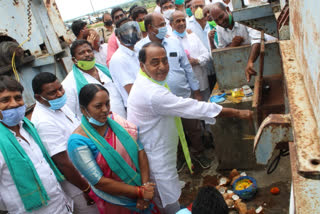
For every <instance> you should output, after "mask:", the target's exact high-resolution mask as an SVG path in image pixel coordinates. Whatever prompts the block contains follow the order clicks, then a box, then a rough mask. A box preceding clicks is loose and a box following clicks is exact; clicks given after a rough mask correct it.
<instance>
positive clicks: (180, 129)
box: [139, 69, 193, 174]
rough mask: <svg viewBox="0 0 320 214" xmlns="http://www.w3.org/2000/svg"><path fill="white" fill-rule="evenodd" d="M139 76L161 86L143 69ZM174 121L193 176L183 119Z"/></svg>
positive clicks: (166, 85)
mask: <svg viewBox="0 0 320 214" xmlns="http://www.w3.org/2000/svg"><path fill="white" fill-rule="evenodd" d="M139 74H140V75H142V76H144V77H146V78H147V79H149V80H150V81H151V82H153V83H156V84H158V85H160V84H159V83H158V82H157V81H155V80H154V79H152V78H150V77H149V76H148V75H147V74H146V73H144V72H143V71H142V70H141V69H140V71H139ZM164 87H165V88H167V89H168V90H169V91H170V88H169V86H168V84H167V83H166V84H165V85H164ZM174 121H175V123H176V127H177V130H178V135H179V139H180V143H181V146H182V150H183V154H184V157H185V159H186V162H187V165H188V168H189V170H190V172H191V174H193V170H192V168H193V165H192V162H191V157H190V153H189V148H188V144H187V140H186V136H185V135H184V131H183V126H182V122H181V118H180V117H175V118H174Z"/></svg>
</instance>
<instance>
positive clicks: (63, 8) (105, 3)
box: [56, 0, 130, 21]
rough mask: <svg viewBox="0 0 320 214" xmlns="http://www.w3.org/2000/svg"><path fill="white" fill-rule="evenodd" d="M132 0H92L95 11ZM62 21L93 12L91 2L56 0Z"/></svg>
mask: <svg viewBox="0 0 320 214" xmlns="http://www.w3.org/2000/svg"><path fill="white" fill-rule="evenodd" d="M129 1H130V0H91V2H92V5H93V8H94V10H101V9H105V8H108V7H111V6H114V5H117V4H122V3H125V2H129ZM56 3H57V5H58V8H59V11H60V13H61V16H62V19H63V20H64V21H65V20H69V19H72V18H76V17H78V16H81V15H84V14H87V13H91V12H93V10H92V7H91V4H90V0H56Z"/></svg>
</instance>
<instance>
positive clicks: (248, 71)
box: [245, 62, 257, 82]
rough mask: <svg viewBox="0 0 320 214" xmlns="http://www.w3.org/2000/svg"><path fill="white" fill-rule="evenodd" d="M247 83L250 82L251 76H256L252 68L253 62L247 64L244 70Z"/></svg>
mask: <svg viewBox="0 0 320 214" xmlns="http://www.w3.org/2000/svg"><path fill="white" fill-rule="evenodd" d="M245 74H246V78H247V81H248V82H250V80H251V76H252V75H253V76H255V75H257V72H256V71H255V70H254V68H253V62H248V64H247V67H246V70H245Z"/></svg>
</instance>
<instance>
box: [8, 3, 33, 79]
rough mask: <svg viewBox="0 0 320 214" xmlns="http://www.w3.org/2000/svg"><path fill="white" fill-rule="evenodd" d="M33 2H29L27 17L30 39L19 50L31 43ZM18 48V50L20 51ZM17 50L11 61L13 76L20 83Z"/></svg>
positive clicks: (20, 45)
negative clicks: (16, 59) (16, 58)
mask: <svg viewBox="0 0 320 214" xmlns="http://www.w3.org/2000/svg"><path fill="white" fill-rule="evenodd" d="M31 1H32V0H28V5H27V16H28V37H27V39H26V40H25V41H23V42H22V43H21V44H19V46H18V48H20V47H22V45H23V44H24V43H26V42H28V41H30V39H31V33H32V28H31V24H32V22H31V21H32V20H31V17H32V14H31ZM18 48H17V49H18ZM17 49H16V50H15V51H14V52H13V55H12V60H11V66H12V71H13V74H14V76H15V78H16V80H17V81H18V82H20V77H19V74H18V71H17V68H16V62H15V57H16V51H17Z"/></svg>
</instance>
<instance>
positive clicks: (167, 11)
mask: <svg viewBox="0 0 320 214" xmlns="http://www.w3.org/2000/svg"><path fill="white" fill-rule="evenodd" d="M174 11H175V9H169V10H166V11H164V12H163V16H164V17H165V18H166V19H170V17H171V15H172V13H173V12H174Z"/></svg>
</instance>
